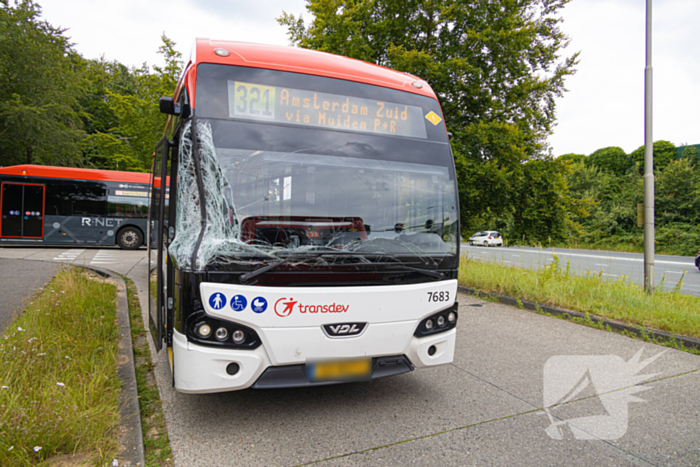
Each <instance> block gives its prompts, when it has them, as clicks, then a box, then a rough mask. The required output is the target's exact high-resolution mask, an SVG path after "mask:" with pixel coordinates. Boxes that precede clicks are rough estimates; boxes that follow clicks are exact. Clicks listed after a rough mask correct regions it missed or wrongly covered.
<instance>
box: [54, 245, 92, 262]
mask: <svg viewBox="0 0 700 467" xmlns="http://www.w3.org/2000/svg"><path fill="white" fill-rule="evenodd" d="M84 251H85V250H78V249H75V248H73V249H70V250H66V251H64V252H63V253H61V254H60V255H58V256H56V257H55V258H54V259H53V260H54V261H73V260H75V258H77V257H78V256H80V255H81V254H82V253H83V252H84Z"/></svg>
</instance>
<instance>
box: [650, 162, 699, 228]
mask: <svg viewBox="0 0 700 467" xmlns="http://www.w3.org/2000/svg"><path fill="white" fill-rule="evenodd" d="M655 188H656V190H655V191H656V208H655V210H656V222H657V223H658V224H670V223H674V222H678V223H687V224H694V225H696V226H697V225H698V224H700V173H699V172H698V171H697V170H695V169H694V168H693V166H692V164H691V162H690V161H689V160H687V159H681V160H678V161H671V163H669V165H668V166H667V167H666V169H665V170H664V171H662V172H661V173H659V174H658V175H657V177H656V187H655Z"/></svg>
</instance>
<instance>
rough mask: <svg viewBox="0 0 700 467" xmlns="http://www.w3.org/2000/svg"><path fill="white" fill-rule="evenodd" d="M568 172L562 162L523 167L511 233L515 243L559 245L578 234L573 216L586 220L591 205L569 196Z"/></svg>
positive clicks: (587, 201) (545, 161)
mask: <svg viewBox="0 0 700 467" xmlns="http://www.w3.org/2000/svg"><path fill="white" fill-rule="evenodd" d="M568 171H569V169H568V166H567V165H566V163H565V162H562V161H559V160H554V161H548V160H534V161H529V162H527V163H525V164H524V165H523V176H522V178H521V179H520V180H519V184H520V185H521V186H519V187H518V194H519V196H517V198H516V199H515V200H514V205H515V210H514V212H513V227H512V230H511V232H510V235H511V236H512V237H514V238H513V239H514V240H520V238H521V237H522V238H524V239H525V241H526V242H527V243H545V242H549V241H553V242H559V241H565V240H568V239H569V237H570V236H572V235H573V234H574V233H577V231H578V225H577V224H576V223H575V222H574V221H573V218H572V216H578V217H586V216H587V215H588V209H589V207H590V201H589V200H587V199H574V198H572V197H570V196H569V190H568V187H567V184H566V179H565V177H564V174H565V173H567V172H568Z"/></svg>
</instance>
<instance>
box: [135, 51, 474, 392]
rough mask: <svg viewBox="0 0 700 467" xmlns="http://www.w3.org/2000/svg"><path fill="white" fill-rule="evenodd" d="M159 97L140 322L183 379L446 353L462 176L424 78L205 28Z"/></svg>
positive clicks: (426, 360)
mask: <svg viewBox="0 0 700 467" xmlns="http://www.w3.org/2000/svg"><path fill="white" fill-rule="evenodd" d="M160 105H161V111H163V112H164V113H168V114H170V115H171V119H170V120H169V127H168V133H167V135H168V136H167V137H164V138H163V139H162V140H161V142H160V143H159V146H158V148H157V149H158V150H157V151H156V158H155V161H154V169H153V175H152V187H151V190H152V197H151V203H150V211H149V215H150V221H151V240H152V241H151V242H150V244H151V249H152V251H150V252H149V258H150V259H151V298H152V303H151V308H150V320H151V323H150V324H151V331H152V332H153V336H154V341H155V342H156V345H157V347H158V349H160V348H161V347H162V346H165V347H166V349H167V351H168V353H169V356H170V362H171V367H172V370H173V384H174V385H175V388H176V389H177V390H179V391H182V392H218V391H232V390H240V389H245V388H280V387H300V386H302V387H303V386H314V385H323V384H333V383H338V382H345V381H357V380H371V379H374V378H379V377H384V376H391V375H397V374H401V373H406V372H410V371H413V370H414V369H420V368H426V367H432V366H437V365H444V364H447V363H450V362H451V361H452V359H453V356H454V347H455V336H456V329H455V327H456V324H457V318H458V313H457V303H456V302H455V297H456V292H457V270H458V265H459V241H458V240H459V238H460V235H459V232H460V229H459V206H458V204H457V203H458V202H457V184H456V176H455V168H454V159H453V156H452V153H451V150H450V145H449V141H448V136H447V132H446V130H445V125H444V121H443V117H442V112H441V110H440V106H439V104H438V101H437V98H436V97H435V94H434V93H433V91H432V90H431V89H430V86H429V85H428V84H427V83H426V82H424V81H422V80H420V79H418V78H416V77H413V76H410V75H407V74H404V73H399V72H396V71H392V70H388V69H386V68H382V67H379V66H376V65H372V64H368V63H364V62H360V61H357V60H353V59H349V58H345V57H340V56H336V55H331V54H326V53H321V52H315V51H309V50H302V49H294V48H285V47H274V46H263V45H256V44H248V43H236V42H223V41H210V40H208V39H199V40H197V41H196V46H195V49H194V50H193V53H192V56H191V58H190V61H189V63H188V64H187V66H186V68H185V71H184V72H183V74H182V77H181V80H180V82H179V84H178V87H177V90H176V93H175V96H174V98H162V99H161V103H160ZM164 190H169V195H170V196H169V202H167V203H166V202H163V201H164V200H165V196H162V194H163V193H165V191H164Z"/></svg>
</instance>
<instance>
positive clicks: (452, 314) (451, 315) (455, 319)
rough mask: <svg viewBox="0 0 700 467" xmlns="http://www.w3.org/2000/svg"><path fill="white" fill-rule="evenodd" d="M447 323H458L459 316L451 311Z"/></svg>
mask: <svg viewBox="0 0 700 467" xmlns="http://www.w3.org/2000/svg"><path fill="white" fill-rule="evenodd" d="M447 321H449V322H450V323H454V322H455V321H457V315H456V314H455V312H454V311H450V314H449V315H447Z"/></svg>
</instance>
